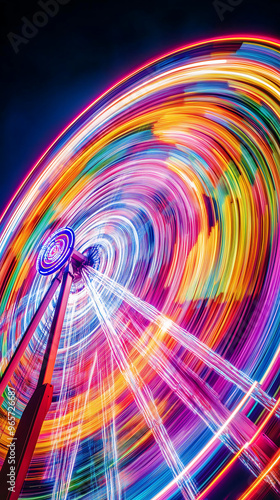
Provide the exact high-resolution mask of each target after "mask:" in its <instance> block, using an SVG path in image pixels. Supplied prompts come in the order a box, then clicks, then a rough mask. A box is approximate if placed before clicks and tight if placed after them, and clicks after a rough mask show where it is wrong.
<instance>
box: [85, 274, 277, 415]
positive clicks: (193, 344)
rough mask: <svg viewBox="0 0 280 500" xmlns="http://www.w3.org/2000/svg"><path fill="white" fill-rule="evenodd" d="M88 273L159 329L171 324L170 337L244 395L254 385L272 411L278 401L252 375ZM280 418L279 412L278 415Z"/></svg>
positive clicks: (126, 293)
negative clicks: (249, 375)
mask: <svg viewBox="0 0 280 500" xmlns="http://www.w3.org/2000/svg"><path fill="white" fill-rule="evenodd" d="M85 269H86V272H87V274H89V275H92V277H94V278H96V280H97V281H98V282H99V283H100V284H102V285H103V286H104V287H106V288H107V289H108V290H110V291H111V292H112V293H114V294H115V295H116V296H117V297H119V298H120V299H121V300H124V301H125V302H126V303H127V304H128V305H129V306H131V307H132V308H133V309H135V310H136V311H137V312H139V313H140V314H142V315H143V316H144V317H145V318H146V319H148V320H149V321H151V322H153V323H155V324H157V325H158V326H159V327H161V326H162V325H164V324H167V325H168V333H169V334H170V335H171V336H172V337H173V338H174V339H175V340H176V341H177V342H179V343H180V344H181V345H182V346H183V347H185V348H186V349H188V350H189V351H190V352H192V353H193V354H194V355H195V356H197V357H198V358H199V359H200V360H201V361H203V362H204V363H205V364H206V365H207V366H209V367H210V368H213V369H214V370H215V371H216V372H217V373H218V374H219V375H221V376H223V377H224V378H225V379H226V380H228V381H229V382H232V383H233V384H235V385H236V386H237V387H239V388H240V389H241V390H242V391H243V392H248V391H249V390H250V388H251V387H252V385H253V384H254V391H253V392H252V393H250V394H251V397H252V398H254V399H255V400H256V401H257V402H258V403H260V404H261V405H263V406H264V407H265V408H266V409H267V410H268V411H270V410H271V409H272V408H273V407H274V405H275V399H274V398H272V397H270V396H268V394H266V393H265V392H264V391H263V390H262V389H261V387H260V384H259V383H258V382H254V381H253V380H252V379H251V378H250V377H248V375H246V374H245V373H243V372H241V371H240V370H238V369H237V368H236V367H235V366H233V365H232V364H231V363H229V361H227V360H226V359H224V358H222V357H221V356H219V354H217V353H216V352H215V351H213V350H212V349H211V348H210V347H208V346H207V345H206V344H203V342H201V341H200V340H199V339H198V338H197V337H195V336H194V335H192V334H191V333H189V332H188V331H186V330H184V329H183V328H181V327H180V326H179V325H177V324H176V323H174V322H173V321H172V320H171V319H170V318H167V317H166V316H164V314H162V313H161V312H160V311H158V310H157V309H156V308H155V307H154V306H152V305H150V304H148V303H147V302H144V301H143V300H141V299H140V298H139V297H135V296H134V295H133V294H132V293H131V292H130V291H129V290H127V289H126V288H125V287H123V286H122V285H120V284H118V283H116V282H115V281H114V280H111V279H110V278H109V277H108V276H105V275H104V274H102V273H100V272H99V271H97V270H95V269H92V268H91V267H89V266H87V267H86V268H85ZM277 416H279V412H277Z"/></svg>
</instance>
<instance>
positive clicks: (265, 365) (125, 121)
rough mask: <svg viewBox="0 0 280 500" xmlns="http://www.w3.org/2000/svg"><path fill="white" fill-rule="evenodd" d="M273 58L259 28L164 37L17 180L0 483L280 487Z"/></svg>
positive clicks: (101, 491) (243, 490) (1, 262)
mask: <svg viewBox="0 0 280 500" xmlns="http://www.w3.org/2000/svg"><path fill="white" fill-rule="evenodd" d="M279 68H280V45H279V44H278V42H273V41H269V40H261V39H256V38H255V39H254V38H246V37H244V38H243V39H242V38H224V39H218V40H213V41H209V42H204V43H202V44H197V45H193V46H190V47H187V48H183V49H181V50H178V51H176V52H173V53H171V54H168V55H167V56H164V57H163V58H160V59H159V60H156V61H153V62H152V63H150V64H148V65H147V66H144V67H143V68H141V69H140V70H138V71H137V72H135V73H133V74H132V75H130V76H129V77H128V78H126V79H124V80H123V81H122V82H120V83H119V84H117V85H116V86H115V87H113V88H112V89H110V90H109V91H108V92H106V93H105V94H104V95H102V96H101V97H100V98H99V99H98V100H97V101H95V102H94V103H93V104H92V105H90V106H89V107H88V108H87V109H86V110H85V111H84V112H83V113H82V114H81V115H80V116H79V117H78V118H77V119H76V120H75V121H74V122H73V123H72V124H71V125H70V126H69V127H68V128H67V129H65V131H64V132H63V133H62V134H61V136H60V137H59V138H58V139H57V141H55V142H54V143H53V144H52V145H51V147H50V148H49V150H48V151H47V152H46V153H45V155H44V156H43V157H42V158H41V160H40V161H39V162H38V164H37V165H36V166H35V167H34V169H33V170H32V171H31V172H30V174H29V176H28V177H27V178H26V180H25V182H24V183H23V184H22V186H21V187H20V189H19V191H18V193H17V195H16V196H15V198H14V199H13V200H12V202H11V204H10V205H9V206H8V208H7V211H6V212H5V214H4V215H3V217H2V219H1V222H0V224H1V233H0V297H1V301H0V332H1V342H2V350H1V356H2V357H1V378H0V396H1V409H0V423H1V438H0V466H2V468H1V471H0V490H1V494H2V492H4V493H3V494H2V497H3V500H17V499H18V498H26V497H28V498H30V499H31V500H35V498H36V500H43V498H44V499H46V498H49V499H51V500H66V499H67V500H76V498H77V497H79V498H80V499H81V500H88V499H90V498H92V496H94V498H96V500H105V499H110V500H123V499H124V498H126V500H155V499H158V500H159V499H161V500H163V499H171V498H176V499H179V498H186V499H194V500H195V499H202V498H205V499H206V498H207V500H213V499H215V500H224V498H229V500H236V499H238V498H240V499H241V498H242V499H243V498H244V499H247V498H254V500H255V499H257V498H262V497H265V495H266V494H268V492H269V494H270V495H277V496H279V494H280V475H279V446H280V441H279V435H280V433H279V417H280V410H279V401H280V399H279V397H280V393H279V389H280V370H279V369H280V361H279V355H278V354H279V349H280V336H279V331H280V326H279V325H280V309H279V305H280V301H279V297H280V285H279V283H280V250H279V249H280V245H279V235H280V229H279V220H280V208H279V207H280V200H279V193H280V173H279V165H280V134H279V130H280V118H279V116H280V107H279V96H280V86H279V74H280V73H279ZM10 390H13V391H14V394H15V410H14V415H15V428H16V429H15V435H14V436H11V434H9V432H10V431H9V424H8V422H9V418H8V417H9V411H10V410H9V391H10ZM11 442H12V443H13V446H14V449H15V468H14V469H11V464H10V463H9V459H10V454H9V453H10V444H11ZM11 473H12V475H13V477H15V481H14V483H13V484H14V487H12V488H10V489H9V488H8V483H7V477H11ZM9 474H10V476H9ZM232 478H233V479H232ZM242 478H243V479H242ZM229 479H230V480H231V484H233V486H232V487H231V488H230V490H228V489H227V480H229ZM252 495H253V497H252ZM277 496H276V498H277ZM2 497H1V500H2Z"/></svg>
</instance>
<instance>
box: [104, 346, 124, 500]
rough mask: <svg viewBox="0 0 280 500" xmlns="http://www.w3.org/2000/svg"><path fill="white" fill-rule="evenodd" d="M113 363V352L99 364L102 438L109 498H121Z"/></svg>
mask: <svg viewBox="0 0 280 500" xmlns="http://www.w3.org/2000/svg"><path fill="white" fill-rule="evenodd" d="M113 365H114V361H113V356H112V354H111V355H110V356H109V359H108V357H106V358H105V360H104V363H103V365H100V364H98V372H99V387H100V391H101V402H102V420H103V426H102V438H103V451H104V469H105V478H106V490H107V498H110V500H121V499H122V489H121V482H120V476H119V469H118V452H117V436H116V422H115V400H114V397H115V395H114V390H115V388H114V385H115V380H114V366H113ZM106 382H107V384H106Z"/></svg>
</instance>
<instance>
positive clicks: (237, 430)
mask: <svg viewBox="0 0 280 500" xmlns="http://www.w3.org/2000/svg"><path fill="white" fill-rule="evenodd" d="M118 330H119V335H121V333H123V335H124V337H125V338H126V339H127V340H128V341H129V342H130V343H131V344H132V345H133V347H134V348H135V349H136V350H137V351H138V352H139V353H140V354H141V355H142V356H143V358H144V359H145V360H146V361H147V363H148V364H149V365H150V366H151V367H152V368H153V369H154V370H155V372H156V373H157V374H158V375H159V376H160V377H161V379H162V380H163V381H164V382H165V383H166V384H167V385H168V386H169V387H170V389H171V390H172V391H173V392H174V393H175V394H176V395H177V396H178V398H179V399H180V400H181V401H182V402H183V403H184V404H185V405H186V406H187V407H188V408H189V409H190V410H192V411H193V412H194V413H196V414H197V415H198V416H199V417H200V418H201V419H202V420H203V421H204V422H205V424H206V425H207V427H209V429H211V431H212V432H213V433H216V432H218V431H219V429H220V427H222V426H223V425H224V423H225V421H226V420H227V418H229V416H230V411H229V410H228V409H227V408H226V407H225V406H223V404H222V403H221V402H220V400H218V399H217V398H216V397H215V396H214V395H213V394H211V393H210V390H209V389H208V394H207V393H205V390H206V389H207V388H204V392H202V390H201V388H200V385H199V381H200V379H199V377H196V379H198V380H195V382H194V383H193V384H191V376H192V373H191V370H190V369H188V368H187V372H186V375H187V376H186V377H183V376H182V375H181V374H180V372H179V371H178V370H176V368H175V367H174V364H172V363H171V362H170V360H169V359H168V357H167V356H166V353H165V350H164V346H163V345H161V344H160V343H159V342H158V341H157V339H156V338H155V337H153V338H152V339H151V337H150V340H151V341H152V342H154V344H155V346H156V348H154V349H152V351H151V350H149V352H148V353H147V345H146V344H145V341H144V339H143V338H139V337H137V335H135V333H134V332H133V331H132V330H131V329H129V328H128V327H127V326H126V325H124V324H121V325H119V326H118V327H117V331H118ZM147 335H149V334H148V333H147ZM149 349H150V348H149ZM176 365H177V366H178V363H175V366H176ZM276 408H277V407H275V408H274V411H275V410H276ZM242 423H243V422H242V421H241V422H239V425H238V422H235V421H234V420H233V421H232V422H231V423H230V424H229V427H228V428H226V429H225V430H224V432H223V433H222V434H220V435H219V439H220V441H221V442H222V443H223V444H225V445H226V446H227V448H228V449H229V450H230V452H231V453H237V454H238V457H239V458H240V459H241V461H242V462H243V463H244V465H245V466H246V467H247V468H248V469H249V470H250V472H252V473H253V474H254V475H255V476H257V475H258V474H259V473H260V472H261V471H262V470H263V468H264V467H265V465H266V462H264V461H263V457H261V456H258V455H257V454H256V453H255V452H254V451H253V450H251V449H249V448H248V441H247V440H248V433H247V432H246V430H245V429H244V428H242ZM248 424H249V425H250V424H251V425H252V427H251V428H250V431H252V432H253V433H254V425H253V424H252V423H251V421H249V420H248ZM254 434H255V433H254ZM245 444H246V445H247V446H245ZM250 444H251V441H250Z"/></svg>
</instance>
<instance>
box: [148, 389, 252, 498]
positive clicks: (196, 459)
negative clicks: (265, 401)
mask: <svg viewBox="0 0 280 500" xmlns="http://www.w3.org/2000/svg"><path fill="white" fill-rule="evenodd" d="M256 385H257V382H254V383H253V385H252V387H251V388H250V389H249V391H248V392H247V394H245V396H244V397H243V398H242V400H241V401H240V403H239V404H238V405H237V406H236V408H235V410H234V411H233V412H232V413H231V415H230V417H229V418H228V419H227V421H226V422H225V423H224V425H223V426H222V427H221V428H220V429H219V431H218V432H216V434H215V435H214V436H213V437H212V438H211V439H210V441H208V443H207V444H206V445H205V446H204V447H203V449H202V450H200V452H199V453H198V454H197V455H196V456H195V457H194V458H193V460H191V462H190V463H189V464H188V465H187V466H186V467H185V468H184V470H183V472H182V474H183V473H184V472H188V471H191V470H192V468H193V467H194V465H195V464H196V463H197V462H199V461H200V460H201V459H202V458H203V456H204V455H205V454H206V453H207V451H208V450H209V449H210V448H211V446H212V445H213V444H214V443H215V441H216V440H217V439H219V437H220V435H221V434H222V433H223V432H224V430H225V429H226V428H227V427H228V425H229V424H230V422H231V421H232V420H233V419H234V417H235V415H237V413H238V412H239V411H240V410H241V408H242V406H244V404H245V403H246V402H247V401H248V399H249V398H250V397H251V394H252V392H253V390H254V389H255V387H256ZM177 479H178V478H177ZM175 486H176V478H175V479H173V480H172V481H171V482H170V483H169V484H168V485H167V486H165V488H163V489H162V490H161V491H160V492H159V493H157V494H156V495H155V496H154V497H153V498H152V499H151V500H159V499H160V498H163V497H164V495H166V493H168V492H169V491H170V490H172V489H173V488H174V487H175Z"/></svg>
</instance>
